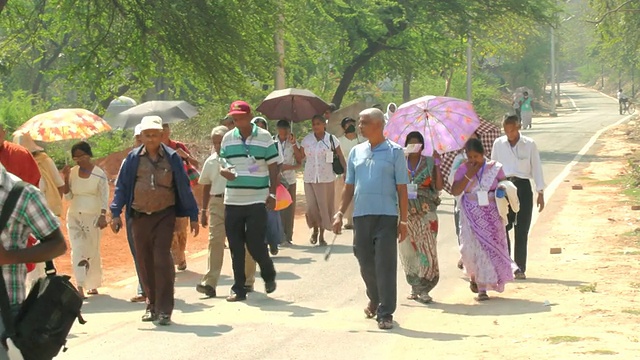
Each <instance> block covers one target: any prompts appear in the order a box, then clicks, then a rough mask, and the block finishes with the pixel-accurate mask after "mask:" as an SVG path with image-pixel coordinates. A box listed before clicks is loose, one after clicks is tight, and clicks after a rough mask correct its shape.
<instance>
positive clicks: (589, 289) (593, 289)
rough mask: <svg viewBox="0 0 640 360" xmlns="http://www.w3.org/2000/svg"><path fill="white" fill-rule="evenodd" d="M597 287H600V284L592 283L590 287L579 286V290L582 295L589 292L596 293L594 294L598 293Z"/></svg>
mask: <svg viewBox="0 0 640 360" xmlns="http://www.w3.org/2000/svg"><path fill="white" fill-rule="evenodd" d="M597 286H598V283H591V284H588V285H580V286H578V290H579V291H580V292H581V293H587V292H591V293H594V292H596V287H597Z"/></svg>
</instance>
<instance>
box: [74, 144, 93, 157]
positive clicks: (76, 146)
mask: <svg viewBox="0 0 640 360" xmlns="http://www.w3.org/2000/svg"><path fill="white" fill-rule="evenodd" d="M77 150H80V151H82V152H83V153H85V154H87V155H89V156H90V157H93V152H92V151H91V145H89V143H88V142H86V141H80V142H77V143H75V144H73V146H72V147H71V156H72V157H73V153H74V152H76V151H77Z"/></svg>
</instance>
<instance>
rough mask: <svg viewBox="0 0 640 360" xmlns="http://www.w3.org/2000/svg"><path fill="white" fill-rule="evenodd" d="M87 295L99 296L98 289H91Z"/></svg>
mask: <svg viewBox="0 0 640 360" xmlns="http://www.w3.org/2000/svg"><path fill="white" fill-rule="evenodd" d="M87 295H98V289H89V291H87Z"/></svg>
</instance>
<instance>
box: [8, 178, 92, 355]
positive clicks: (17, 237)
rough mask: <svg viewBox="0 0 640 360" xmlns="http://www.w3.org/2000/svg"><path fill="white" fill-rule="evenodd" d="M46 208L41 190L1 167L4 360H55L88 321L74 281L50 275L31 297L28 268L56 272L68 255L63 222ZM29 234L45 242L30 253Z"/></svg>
mask: <svg viewBox="0 0 640 360" xmlns="http://www.w3.org/2000/svg"><path fill="white" fill-rule="evenodd" d="M45 204H46V202H45V199H44V197H43V195H42V193H41V192H40V191H39V190H38V189H37V188H35V187H34V186H32V185H28V184H25V183H23V182H21V181H20V179H18V178H17V177H15V176H14V175H12V174H10V173H8V172H7V171H6V170H5V168H4V167H3V166H2V165H0V208H1V209H2V211H1V213H0V242H1V245H2V246H0V266H1V269H2V276H1V277H0V315H2V322H0V333H1V334H2V338H1V339H2V346H1V347H0V360H8V359H9V354H11V356H12V359H15V358H20V357H22V358H23V359H25V360H32V359H33V360H47V359H53V358H54V357H55V356H56V355H58V353H59V352H60V350H61V349H63V347H64V346H65V342H66V341H65V339H66V337H67V335H68V334H69V331H70V329H71V325H72V324H73V322H74V321H75V320H76V318H79V319H82V318H81V316H80V307H81V306H82V299H80V297H79V295H78V294H77V290H75V289H74V288H73V285H71V283H69V281H68V277H63V276H55V275H54V274H50V275H48V276H46V277H45V278H42V279H40V280H39V281H38V283H37V284H36V285H35V286H34V288H33V289H32V291H31V292H30V294H29V296H28V297H27V296H26V292H27V291H26V290H27V289H26V274H27V272H26V265H25V264H26V263H40V262H49V263H48V266H47V267H48V269H47V270H53V269H50V268H51V267H52V263H51V260H52V259H54V258H56V257H58V256H60V255H63V254H64V253H65V251H66V250H67V245H66V243H65V240H64V237H63V235H62V232H61V231H60V223H59V222H58V219H57V217H56V216H55V215H53V213H52V212H51V211H50V210H49V209H48V208H47V206H46V205H45ZM29 234H33V235H34V236H35V237H36V238H37V239H39V240H40V243H39V244H37V245H35V246H33V247H29V248H27V239H28V237H29ZM7 249H11V250H7ZM54 272H55V270H54ZM65 280H66V283H65ZM45 282H46V283H45ZM45 285H46V286H45ZM74 295H75V296H76V298H74V297H73V296H74ZM56 299H57V301H56ZM60 299H63V300H62V301H61V300H60ZM74 308H75V310H74ZM60 313H63V314H65V315H63V316H59V315H60ZM55 314H57V315H58V316H57V317H56V316H54V315H55ZM66 314H69V316H66ZM81 322H84V320H81Z"/></svg>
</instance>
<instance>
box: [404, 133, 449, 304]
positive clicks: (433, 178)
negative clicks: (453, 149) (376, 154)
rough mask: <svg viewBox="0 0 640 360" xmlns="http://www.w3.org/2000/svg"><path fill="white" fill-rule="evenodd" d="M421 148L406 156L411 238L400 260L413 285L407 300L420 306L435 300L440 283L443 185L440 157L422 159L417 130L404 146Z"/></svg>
mask: <svg viewBox="0 0 640 360" xmlns="http://www.w3.org/2000/svg"><path fill="white" fill-rule="evenodd" d="M410 145H417V146H418V148H417V149H415V152H412V153H410V154H409V155H408V157H407V168H408V169H409V179H410V180H411V183H410V184H409V185H408V190H409V191H408V192H409V218H408V237H407V238H406V239H404V240H401V242H400V245H399V250H400V251H399V253H400V261H401V262H402V266H403V268H404V272H405V274H406V277H407V282H408V283H409V285H411V294H410V295H409V296H408V299H410V300H415V301H418V302H421V303H425V304H426V303H430V302H431V301H432V298H431V296H430V295H429V292H430V291H431V290H433V288H434V287H435V286H436V285H437V284H438V280H439V279H440V271H439V269H438V253H437V247H438V245H437V238H438V215H437V214H436V210H437V208H438V205H440V197H439V196H438V194H439V191H440V190H442V188H443V186H444V182H443V178H442V173H441V172H440V157H439V155H438V153H436V152H434V156H433V157H431V156H422V150H424V137H423V136H422V134H420V133H419V132H417V131H414V132H412V133H409V135H407V139H406V143H405V146H407V147H409V146H410Z"/></svg>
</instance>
